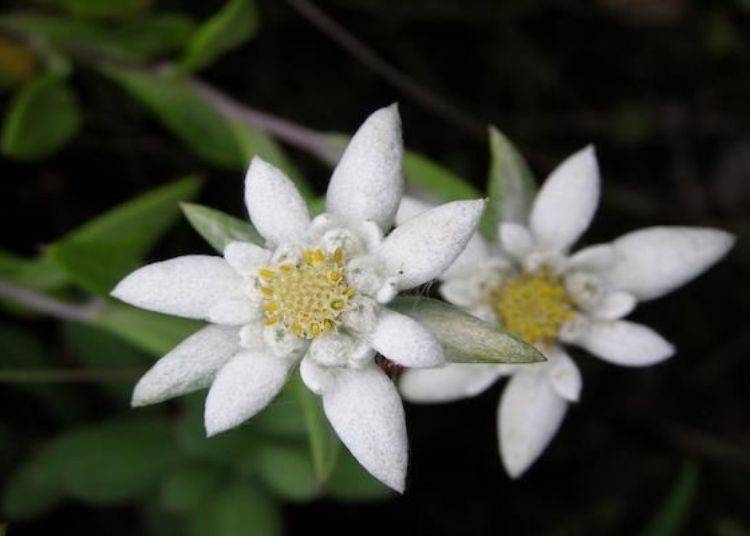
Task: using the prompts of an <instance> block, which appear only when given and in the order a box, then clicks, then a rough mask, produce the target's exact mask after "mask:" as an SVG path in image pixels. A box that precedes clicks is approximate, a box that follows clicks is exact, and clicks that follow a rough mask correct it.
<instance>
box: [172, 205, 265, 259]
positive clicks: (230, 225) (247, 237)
mask: <svg viewBox="0 0 750 536" xmlns="http://www.w3.org/2000/svg"><path fill="white" fill-rule="evenodd" d="M180 208H182V212H183V213H184V214H185V217H186V218H187V220H188V221H189V222H190V225H192V226H193V229H195V230H196V231H197V232H198V234H199V235H201V236H202V237H203V238H204V239H205V240H206V242H208V243H209V244H211V245H212V246H213V247H214V249H215V250H216V251H218V252H219V253H220V254H222V255H223V254H224V248H225V247H227V244H229V243H230V242H235V241H238V242H252V243H253V244H260V245H262V244H263V243H264V242H265V240H263V237H262V236H260V234H258V231H256V230H255V228H254V227H253V226H252V224H251V223H250V222H249V221H245V220H241V219H239V218H235V217H234V216H230V215H229V214H226V213H225V212H222V211H220V210H216V209H213V208H209V207H205V206H203V205H197V204H194V203H181V204H180Z"/></svg>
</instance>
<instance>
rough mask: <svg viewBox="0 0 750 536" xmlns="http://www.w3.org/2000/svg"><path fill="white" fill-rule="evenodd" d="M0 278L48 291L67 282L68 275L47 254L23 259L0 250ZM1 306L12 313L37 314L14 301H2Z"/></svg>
mask: <svg viewBox="0 0 750 536" xmlns="http://www.w3.org/2000/svg"><path fill="white" fill-rule="evenodd" d="M0 279H2V280H4V281H7V282H9V283H13V284H15V285H18V286H21V287H26V288H28V289H31V290H36V291H41V292H43V293H49V292H53V291H56V290H58V289H60V288H62V287H63V286H65V285H66V284H67V283H68V282H69V279H68V276H67V275H66V274H65V272H64V271H63V270H61V269H60V267H59V266H57V264H55V263H54V262H53V261H52V259H50V258H49V257H47V256H39V257H36V258H34V259H25V258H23V257H19V256H17V255H14V254H12V253H8V252H6V251H2V250H0ZM2 307H3V308H4V309H6V310H8V311H9V312H11V313H13V314H21V315H24V316H27V315H32V316H34V315H39V313H38V312H37V311H33V310H31V309H28V308H25V307H23V306H21V305H19V304H17V303H16V302H11V301H9V300H5V301H2Z"/></svg>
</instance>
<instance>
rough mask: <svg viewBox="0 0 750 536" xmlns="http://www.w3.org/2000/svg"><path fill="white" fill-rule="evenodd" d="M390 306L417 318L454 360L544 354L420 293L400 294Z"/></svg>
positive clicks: (517, 359)
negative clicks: (412, 294) (419, 294)
mask: <svg viewBox="0 0 750 536" xmlns="http://www.w3.org/2000/svg"><path fill="white" fill-rule="evenodd" d="M389 307H391V308H392V309H394V310H396V311H399V312H401V313H403V314H405V315H408V316H411V317H412V318H414V319H415V320H417V321H419V322H421V323H422V325H424V326H425V327H426V328H427V329H429V330H430V331H431V332H432V334H433V335H435V337H436V338H437V339H438V341H440V344H441V345H442V346H443V350H444V351H445V358H446V360H448V361H450V362H453V363H498V364H499V363H508V364H520V363H537V362H539V361H545V359H544V356H543V355H542V354H541V353H540V352H539V351H538V350H537V349H535V348H534V347H533V346H531V345H529V344H526V343H525V342H523V341H521V340H520V339H518V338H516V337H513V336H512V335H509V334H508V333H504V332H503V331H501V330H500V328H499V327H498V326H495V325H493V324H490V323H489V322H485V321H484V320H480V319H478V318H475V317H473V316H471V315H469V314H467V313H465V312H463V311H461V310H460V309H458V308H457V307H455V306H453V305H450V304H447V303H444V302H441V301H438V300H434V299H432V298H426V297H422V296H400V297H398V298H396V299H395V300H393V301H392V302H391V303H390V305H389Z"/></svg>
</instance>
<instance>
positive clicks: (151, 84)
mask: <svg viewBox="0 0 750 536" xmlns="http://www.w3.org/2000/svg"><path fill="white" fill-rule="evenodd" d="M104 74H106V75H108V76H109V77H110V78H112V79H113V80H115V81H116V82H119V83H120V84H121V85H122V86H123V87H124V88H125V90H126V91H127V92H128V93H130V94H131V95H132V96H133V97H135V98H136V99H138V100H139V101H141V103H142V104H143V105H144V106H145V107H146V108H147V109H148V110H149V111H150V112H151V113H153V114H154V116H156V117H157V118H158V119H159V121H161V123H162V124H163V125H164V126H165V127H166V128H168V129H169V130H170V131H171V132H172V133H173V134H174V135H175V136H177V137H178V138H179V139H180V140H182V142H183V143H185V144H186V145H187V146H188V147H190V148H191V149H192V150H193V151H194V152H195V154H197V155H198V156H200V157H201V158H203V159H204V160H206V161H207V162H210V163H211V164H214V165H217V166H222V167H232V168H238V167H243V166H244V164H245V161H244V158H243V157H242V153H241V151H240V148H239V144H238V141H237V138H236V135H235V131H234V129H233V127H232V125H231V124H230V122H229V121H228V120H227V119H226V118H224V116H223V115H221V114H220V113H219V112H218V111H217V110H216V109H215V108H214V107H213V106H211V105H210V104H209V103H207V102H206V100H205V99H204V98H203V97H202V96H201V95H199V94H198V93H197V92H196V91H195V90H194V89H193V88H192V87H190V85H189V84H188V82H187V80H186V79H184V78H181V77H175V76H171V75H169V74H167V73H164V74H159V75H156V74H150V73H147V72H144V71H138V70H135V69H126V68H115V67H111V66H110V67H107V68H106V69H104Z"/></svg>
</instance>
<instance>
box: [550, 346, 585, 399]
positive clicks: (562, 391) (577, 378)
mask: <svg viewBox="0 0 750 536" xmlns="http://www.w3.org/2000/svg"><path fill="white" fill-rule="evenodd" d="M546 356H547V358H548V359H549V361H548V362H547V363H546V364H545V365H544V366H545V372H546V374H547V376H548V377H549V380H550V382H551V384H552V388H553V389H554V390H555V392H556V393H557V394H558V395H560V396H561V397H563V398H564V399H565V400H567V401H569V402H578V398H579V397H580V395H581V387H582V386H583V379H582V378H581V371H580V370H578V366H577V365H576V364H575V362H574V361H573V360H572V359H571V358H570V356H569V355H568V354H567V353H566V352H565V351H564V350H563V349H562V348H560V347H557V346H556V347H554V348H553V349H552V350H551V351H549V352H547V353H546Z"/></svg>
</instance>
